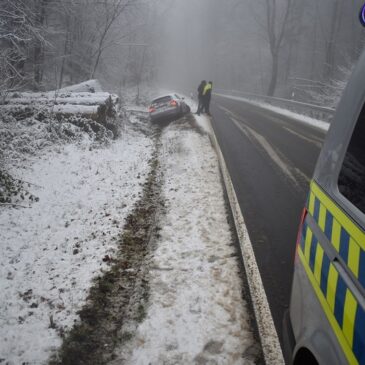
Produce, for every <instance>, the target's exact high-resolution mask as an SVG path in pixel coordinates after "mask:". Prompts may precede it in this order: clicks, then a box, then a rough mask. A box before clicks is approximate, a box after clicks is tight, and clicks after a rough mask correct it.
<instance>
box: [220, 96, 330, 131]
mask: <svg viewBox="0 0 365 365" xmlns="http://www.w3.org/2000/svg"><path fill="white" fill-rule="evenodd" d="M216 95H219V96H223V97H225V98H227V99H231V100H238V101H244V102H245V103H249V104H252V105H256V106H258V107H260V108H262V109H266V110H270V111H273V112H275V113H276V114H279V115H283V116H286V117H289V118H291V119H292V120H294V121H297V122H299V123H305V124H308V125H310V126H312V127H316V128H319V129H321V130H324V131H328V129H329V126H330V124H329V123H327V122H324V121H322V120H318V119H314V118H310V117H308V116H306V115H303V114H298V113H295V112H292V111H290V110H287V109H284V108H279V107H277V106H274V105H271V104H267V103H264V102H261V101H255V100H251V99H247V98H243V97H240V96H232V95H226V94H218V93H217V94H216Z"/></svg>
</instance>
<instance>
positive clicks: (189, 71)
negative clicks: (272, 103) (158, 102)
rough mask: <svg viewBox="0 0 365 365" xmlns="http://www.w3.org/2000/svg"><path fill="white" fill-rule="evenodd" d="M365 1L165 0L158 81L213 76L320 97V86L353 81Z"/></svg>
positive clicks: (172, 83) (235, 84)
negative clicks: (170, 0)
mask: <svg viewBox="0 0 365 365" xmlns="http://www.w3.org/2000/svg"><path fill="white" fill-rule="evenodd" d="M361 5H362V1H353V2H349V1H345V0H307V1H290V0H280V1H277V2H274V1H268V2H266V1H264V0H245V1H243V0H242V1H238V0H226V1H219V0H200V1H196V0H195V1H194V0H184V1H182V0H176V1H174V2H168V3H167V4H166V3H160V4H159V6H161V7H164V6H165V7H167V11H166V12H165V16H164V17H163V18H161V21H160V23H159V25H158V29H159V35H158V37H157V39H156V40H155V44H154V47H155V48H156V50H158V51H157V52H156V53H157V54H158V56H157V58H156V61H157V69H158V72H157V75H156V81H157V83H158V84H159V85H162V86H165V87H167V88H169V89H171V88H175V89H182V90H184V91H189V90H191V91H193V90H195V89H196V86H197V85H198V83H199V82H200V81H201V80H202V79H206V80H208V79H209V80H212V81H213V82H214V85H215V88H216V89H230V90H231V89H234V90H242V91H247V92H252V93H258V94H263V95H266V94H269V95H270V94H271V95H277V96H284V97H294V98H297V99H299V100H303V99H305V100H308V99H313V98H316V97H317V96H316V93H317V91H319V92H324V90H323V88H325V87H327V88H331V89H334V88H335V87H336V85H337V84H336V83H337V82H338V81H342V80H347V77H348V74H349V70H351V68H352V67H353V65H354V63H355V62H356V60H357V59H358V57H359V55H360V53H361V51H362V49H363V45H364V35H365V34H364V31H363V28H362V27H361V25H360V22H359V21H358V13H359V9H360V7H361ZM275 62H277V69H275ZM273 73H274V75H273ZM270 85H271V90H269V89H270ZM326 92H327V91H326ZM334 93H336V92H335V90H334Z"/></svg>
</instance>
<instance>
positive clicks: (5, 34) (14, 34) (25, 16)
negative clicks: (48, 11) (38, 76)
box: [0, 0, 45, 95]
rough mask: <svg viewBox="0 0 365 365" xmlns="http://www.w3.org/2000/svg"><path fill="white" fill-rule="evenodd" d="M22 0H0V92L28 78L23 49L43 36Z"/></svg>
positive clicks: (3, 92)
mask: <svg viewBox="0 0 365 365" xmlns="http://www.w3.org/2000/svg"><path fill="white" fill-rule="evenodd" d="M28 5H29V3H28V2H27V1H25V0H1V6H0V93H2V94H3V95H5V94H6V93H7V92H9V91H11V90H14V89H16V88H19V87H21V86H23V85H24V84H25V83H26V82H27V81H29V76H30V75H29V73H28V72H26V70H25V63H26V60H27V53H28V51H29V49H30V47H31V45H32V44H34V42H37V43H40V44H43V43H44V42H45V39H44V37H43V34H42V30H41V28H39V27H38V26H37V22H36V21H35V19H36V14H35V13H34V12H33V9H32V8H31V7H30V6H28Z"/></svg>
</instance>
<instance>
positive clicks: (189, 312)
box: [112, 118, 260, 364]
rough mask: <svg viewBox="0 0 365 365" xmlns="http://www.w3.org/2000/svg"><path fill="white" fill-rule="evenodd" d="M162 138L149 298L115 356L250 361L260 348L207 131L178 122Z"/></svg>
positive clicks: (143, 360)
mask: <svg viewBox="0 0 365 365" xmlns="http://www.w3.org/2000/svg"><path fill="white" fill-rule="evenodd" d="M202 119H203V118H200V120H202ZM203 122H204V121H203ZM161 143H162V153H161V157H160V162H161V165H162V170H163V175H164V179H163V186H162V195H163V196H164V198H165V208H166V212H165V214H164V215H163V216H162V217H161V218H160V221H159V225H160V227H161V230H160V232H159V236H160V237H159V239H158V240H157V242H156V244H155V245H156V250H155V252H154V253H153V254H152V258H151V263H150V284H149V285H150V292H151V293H150V306H149V308H148V311H147V317H146V319H145V320H144V321H143V322H142V323H141V324H139V325H138V326H137V329H136V331H135V336H134V339H133V340H132V341H131V342H130V343H129V344H128V345H127V346H124V347H123V348H120V349H119V351H117V359H116V360H115V361H114V362H112V364H119V363H126V364H192V363H196V364H206V363H211V364H254V361H255V359H256V358H257V357H258V356H259V354H260V349H259V346H257V343H256V342H255V340H254V336H253V331H252V328H251V324H250V316H249V313H248V309H247V304H246V302H245V300H244V299H243V298H242V293H243V288H242V278H241V277H240V275H241V274H242V273H241V272H240V269H239V259H238V253H237V249H236V247H235V246H234V242H233V240H234V238H233V237H232V232H231V229H230V226H229V223H228V220H227V207H226V206H225V202H224V195H223V194H224V193H223V187H222V181H221V178H220V172H219V164H218V160H217V156H216V154H215V152H214V150H213V148H212V145H211V143H210V140H209V136H208V135H207V134H205V133H202V132H198V131H196V130H194V129H192V128H187V126H186V125H181V124H179V122H176V123H174V124H172V125H171V126H169V127H168V128H166V129H165V131H164V132H163V133H162V138H161ZM124 327H125V328H124V329H125V330H130V327H131V324H130V323H127V324H125V326H124Z"/></svg>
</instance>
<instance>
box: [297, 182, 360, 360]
mask: <svg viewBox="0 0 365 365" xmlns="http://www.w3.org/2000/svg"><path fill="white" fill-rule="evenodd" d="M307 206H308V212H309V214H310V215H312V217H313V218H314V220H315V221H316V222H317V224H318V226H319V227H320V229H321V230H322V232H323V233H324V234H325V236H326V237H327V238H328V240H329V242H331V243H332V245H333V246H334V248H335V249H336V251H337V252H338V254H339V256H340V257H341V258H342V260H343V261H344V262H345V263H346V264H347V265H348V267H349V269H350V270H351V272H352V273H353V275H354V276H355V278H357V279H358V280H359V282H360V283H361V285H362V286H363V287H365V250H364V248H365V235H364V232H363V231H362V230H361V229H360V228H359V227H358V226H357V225H355V223H354V222H352V221H351V220H350V219H349V218H348V217H347V216H346V215H345V214H344V213H343V212H342V210H340V209H339V208H338V207H337V206H336V205H335V203H333V201H332V200H331V199H330V198H329V197H328V196H327V195H325V194H324V193H323V191H322V190H321V189H320V188H319V187H318V185H317V184H316V183H314V182H313V183H312V185H311V192H310V195H309V199H308V205H307ZM363 239H364V240H363ZM299 244H300V245H299V250H298V254H299V257H300V259H301V262H302V264H303V266H304V269H305V270H306V272H307V275H308V278H309V279H310V281H311V283H312V285H313V288H314V290H315V292H316V294H317V297H318V299H319V301H320V303H321V305H322V308H323V310H324V312H325V313H326V316H327V318H328V320H329V322H330V324H331V327H332V329H333V330H334V333H335V335H336V337H337V339H338V341H339V343H340V345H341V347H342V349H343V351H344V353H345V355H346V357H347V359H348V361H349V363H350V364H360V365H365V310H364V308H363V307H362V306H361V305H360V304H359V303H358V301H357V299H356V297H355V295H354V293H353V292H352V291H351V290H350V289H349V288H348V286H347V285H346V283H345V281H344V280H343V278H342V277H341V275H340V274H339V272H338V270H337V268H336V266H335V265H334V264H333V263H332V262H331V260H330V259H329V257H328V256H327V254H326V253H325V251H324V249H323V247H322V245H321V243H320V242H319V241H318V239H317V237H316V236H315V235H314V233H313V232H312V230H311V229H310V227H309V226H308V225H307V224H306V223H305V224H304V225H303V229H302V234H301V240H300V242H299Z"/></svg>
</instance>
